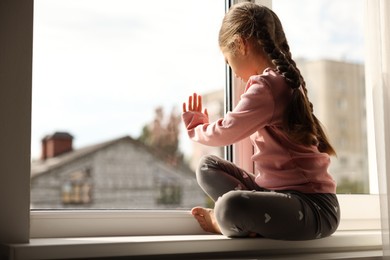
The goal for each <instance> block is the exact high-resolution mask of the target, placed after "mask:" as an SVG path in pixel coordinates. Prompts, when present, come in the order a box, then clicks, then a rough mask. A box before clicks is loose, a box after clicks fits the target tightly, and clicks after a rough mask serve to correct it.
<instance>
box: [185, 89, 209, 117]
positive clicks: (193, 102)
mask: <svg viewBox="0 0 390 260" xmlns="http://www.w3.org/2000/svg"><path fill="white" fill-rule="evenodd" d="M187 111H189V112H200V113H202V96H201V95H198V94H196V93H194V94H193V95H192V96H189V98H188V110H187V105H186V103H185V102H184V103H183V112H187ZM203 114H205V115H206V116H207V118H208V117H209V115H208V112H207V109H206V108H205V109H204V112H203Z"/></svg>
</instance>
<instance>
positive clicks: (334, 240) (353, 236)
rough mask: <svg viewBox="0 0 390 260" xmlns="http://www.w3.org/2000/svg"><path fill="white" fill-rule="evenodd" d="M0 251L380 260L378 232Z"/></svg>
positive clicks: (92, 241) (127, 239)
mask: <svg viewBox="0 0 390 260" xmlns="http://www.w3.org/2000/svg"><path fill="white" fill-rule="evenodd" d="M0 252H1V253H2V254H0V256H8V259H12V260H19V259H24V260H28V259H72V258H79V259H80V258H96V257H106V258H110V259H112V258H114V257H132V258H131V259H134V258H135V259H137V258H138V259H146V258H148V259H150V258H156V259H202V258H203V259H204V258H207V259H213V258H214V259H218V258H219V259H221V258H222V259H229V258H230V259H233V258H235V257H240V258H243V257H260V256H261V257H264V256H267V257H270V258H273V257H277V258H278V259H283V258H284V257H286V258H289V259H291V257H293V258H295V257H296V258H299V259H318V257H320V258H321V259H330V258H331V259H348V258H349V259H381V258H382V240H381V232H380V231H379V230H372V231H338V232H336V233H335V234H334V235H332V236H331V237H328V238H323V239H318V240H311V241H276V240H270V239H262V238H251V239H249V238H242V239H230V238H226V237H224V236H221V235H172V236H120V237H79V238H34V239H31V240H30V243H28V244H10V245H3V246H2V247H0ZM283 256H284V257H283Z"/></svg>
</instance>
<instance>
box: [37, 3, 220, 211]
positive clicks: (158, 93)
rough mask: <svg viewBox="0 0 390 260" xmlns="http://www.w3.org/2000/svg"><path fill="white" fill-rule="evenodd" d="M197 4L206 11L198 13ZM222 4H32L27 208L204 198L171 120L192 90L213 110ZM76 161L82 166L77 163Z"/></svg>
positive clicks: (196, 150) (180, 203)
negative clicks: (29, 199) (29, 164)
mask: <svg viewBox="0 0 390 260" xmlns="http://www.w3.org/2000/svg"><path fill="white" fill-rule="evenodd" d="M205 5H207V7H208V8H206V9H204V6H205ZM224 7H225V1H224V0H217V1H212V2H210V1H207V0H201V1H199V0H191V1H186V2H185V3H184V2H183V1H180V0H168V1H159V0H153V1H127V0H114V1H112V0H98V1H96V0H80V1H69V0H39V1H36V2H35V4H34V44H33V48H34V59H33V99H32V112H33V113H32V140H31V154H32V163H31V171H32V175H31V176H32V178H31V207H32V208H33V209H164V208H166V209H172V208H175V209H183V208H184V209H188V208H191V207H193V206H195V205H205V203H207V200H206V196H205V194H204V193H203V191H202V190H201V189H200V188H199V186H198V185H197V183H196V180H195V175H194V169H195V167H196V164H197V162H198V160H199V158H200V156H202V155H203V154H205V153H217V154H219V155H221V156H223V153H222V152H223V149H222V148H219V149H214V150H210V149H208V148H204V147H200V146H197V145H193V144H192V142H190V141H189V140H188V137H187V134H186V132H185V129H184V127H183V126H182V123H181V120H180V114H181V104H182V102H184V101H187V99H188V96H189V95H191V94H192V93H193V92H194V91H197V92H198V93H199V94H201V95H203V96H204V100H205V102H206V104H205V105H208V103H209V104H210V105H211V107H212V108H214V109H211V110H210V116H212V117H216V116H219V115H222V113H223V109H224V106H223V100H224V99H223V96H224V92H223V88H224V85H225V83H224V81H225V71H224V59H223V55H222V54H221V52H220V50H219V47H218V30H219V25H220V23H221V20H222V17H223V14H224ZM84 169H87V170H84Z"/></svg>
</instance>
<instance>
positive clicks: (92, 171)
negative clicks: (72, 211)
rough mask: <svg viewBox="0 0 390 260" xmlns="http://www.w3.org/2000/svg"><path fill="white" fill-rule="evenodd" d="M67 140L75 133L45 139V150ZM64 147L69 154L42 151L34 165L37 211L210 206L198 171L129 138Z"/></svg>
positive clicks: (32, 169)
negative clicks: (172, 162)
mask: <svg viewBox="0 0 390 260" xmlns="http://www.w3.org/2000/svg"><path fill="white" fill-rule="evenodd" d="M64 138H65V139H66V138H68V139H71V138H72V137H71V136H70V135H68V136H67V134H64V133H56V134H54V135H52V136H48V137H45V138H44V139H43V142H42V145H43V148H44V145H45V144H44V143H50V144H52V145H54V146H55V145H56V142H58V143H57V144H58V145H62V146H63V145H64ZM56 139H61V140H56ZM65 143H66V142H65ZM67 144H68V145H71V142H68V143H67ZM45 150H46V151H47V150H50V149H43V153H44V152H45ZM52 150H53V149H52ZM54 150H55V149H54ZM59 150H66V151H67V152H64V153H59V154H56V153H52V154H49V155H48V154H43V155H42V158H41V159H40V160H37V161H33V162H32V164H31V204H32V205H31V207H32V208H33V209H45V208H49V209H64V208H65V209H66V208H78V209H81V208H82V209H179V208H180V209H183V208H186V209H188V208H191V207H194V206H197V205H204V204H205V194H204V192H203V191H202V190H201V189H200V188H199V186H198V184H197V182H196V179H195V174H194V172H193V171H191V170H190V169H189V168H188V167H186V166H184V165H172V164H170V163H169V162H167V161H165V160H164V159H163V158H164V155H163V154H159V152H158V151H156V150H154V149H153V148H151V147H148V146H145V145H144V144H143V143H141V142H139V141H137V140H134V139H132V138H131V137H129V136H125V137H121V138H118V139H115V140H110V141H107V142H104V143H100V144H96V145H92V146H88V147H84V148H81V149H77V150H74V149H73V148H72V147H68V148H66V149H65V148H64V147H61V149H59Z"/></svg>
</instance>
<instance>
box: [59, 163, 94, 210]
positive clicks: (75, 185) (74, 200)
mask: <svg viewBox="0 0 390 260" xmlns="http://www.w3.org/2000/svg"><path fill="white" fill-rule="evenodd" d="M61 191H62V192H61V199H62V203H63V204H64V205H73V204H75V205H83V204H91V203H92V194H93V193H92V192H93V184H92V178H91V170H90V169H85V170H79V171H75V172H72V173H70V174H69V175H68V176H67V178H66V179H65V180H64V181H63V183H62V189H61Z"/></svg>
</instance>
